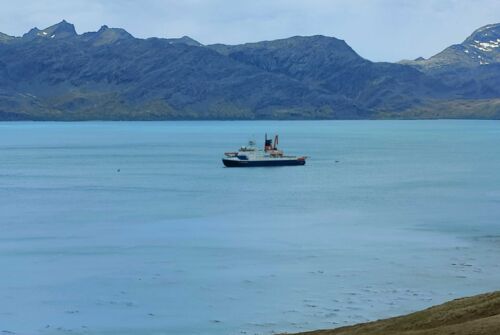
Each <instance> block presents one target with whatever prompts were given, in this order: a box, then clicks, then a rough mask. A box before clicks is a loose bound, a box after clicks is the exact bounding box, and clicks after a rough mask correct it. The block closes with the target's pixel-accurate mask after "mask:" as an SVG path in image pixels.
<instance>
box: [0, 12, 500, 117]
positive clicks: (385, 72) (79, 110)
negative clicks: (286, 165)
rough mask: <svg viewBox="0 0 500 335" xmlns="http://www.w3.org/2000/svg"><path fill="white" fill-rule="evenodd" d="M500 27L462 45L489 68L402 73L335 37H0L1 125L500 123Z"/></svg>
mask: <svg viewBox="0 0 500 335" xmlns="http://www.w3.org/2000/svg"><path fill="white" fill-rule="evenodd" d="M497 28H498V25H490V26H487V27H486V28H485V29H480V30H478V31H476V32H475V33H474V34H473V35H472V36H471V37H470V38H468V39H467V40H466V41H465V42H464V43H465V44H464V45H466V46H467V47H468V48H469V49H467V50H470V51H469V52H468V53H470V54H472V53H473V52H482V53H487V55H486V54H485V56H484V59H485V60H486V59H487V61H488V64H482V63H481V62H479V63H478V62H472V61H471V59H472V60H474V58H470V57H469V55H468V53H465V52H462V53H461V54H456V55H455V54H454V55H455V56H453V57H452V56H446V55H448V54H450V53H452V52H454V50H455V49H456V48H458V47H456V46H454V47H450V48H448V49H449V50H448V49H447V50H448V51H446V50H445V51H443V53H442V54H443V55H436V56H435V58H431V59H429V60H420V61H413V62H405V63H404V64H393V63H374V62H371V61H369V60H366V59H364V58H362V57H360V56H359V55H358V54H357V53H356V52H355V51H354V50H352V48H351V47H349V45H348V44H347V43H345V42H344V41H342V40H339V39H336V38H333V37H325V36H310V37H302V36H295V37H291V38H287V39H281V40H276V41H265V42H258V43H249V44H243V45H236V46H229V45H222V44H216V45H209V46H204V45H202V44H201V43H199V42H197V41H195V40H193V39H191V38H189V37H187V36H184V37H182V38H178V39H166V38H165V39H164V38H148V39H138V38H135V37H134V36H132V35H131V34H129V33H128V32H127V31H125V30H124V29H120V28H109V27H107V26H102V27H101V28H100V29H99V30H98V31H96V32H88V33H84V34H81V35H78V34H77V33H76V31H75V27H74V26H73V25H72V24H70V23H68V22H66V21H64V20H63V21H62V22H60V23H58V24H56V25H53V26H50V27H48V28H46V29H43V30H40V29H38V28H33V29H31V30H30V31H29V32H28V33H26V34H24V35H23V36H22V37H11V36H8V35H5V34H1V35H0V120H2V119H8V120H13V119H32V120H90V119H106V120H125V119H130V120H158V119H161V120H163V119H367V118H437V117H439V118H443V117H444V118H446V117H471V118H500V110H498V103H497V100H498V99H499V98H500V91H499V90H500V82H499V80H500V76H499V75H498V74H499V73H500V63H498V59H497V58H496V57H497V56H494V55H496V52H497V51H498V48H497V47H496V44H495V43H496V42H495V43H494V41H496V39H494V38H499V37H497V35H493V34H497V33H498V31H497V30H498V29H497ZM488 38H489V39H488ZM488 41H489V42H488ZM473 49H474V50H473ZM482 49H484V50H482ZM450 50H451V51H450ZM462 54H463V55H462ZM458 55H459V56H460V57H459V56H458ZM464 55H465V56H464ZM486 56H488V57H486ZM464 57H468V58H464ZM445 60H446V61H445ZM435 64H445V65H443V66H441V65H440V66H436V65H435ZM497 84H498V85H497ZM459 101H464V103H459ZM470 106H473V107H472V108H471V107H470Z"/></svg>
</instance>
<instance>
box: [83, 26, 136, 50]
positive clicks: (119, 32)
mask: <svg viewBox="0 0 500 335" xmlns="http://www.w3.org/2000/svg"><path fill="white" fill-rule="evenodd" d="M131 38H134V36H132V35H131V34H130V33H129V32H128V31H126V30H125V29H122V28H110V27H108V26H107V25H103V26H101V28H100V29H99V30H98V31H97V32H90V33H85V34H83V35H82V39H83V40H84V41H87V42H91V43H92V44H93V45H95V46H99V45H105V44H112V43H115V42H118V41H121V40H126V39H131Z"/></svg>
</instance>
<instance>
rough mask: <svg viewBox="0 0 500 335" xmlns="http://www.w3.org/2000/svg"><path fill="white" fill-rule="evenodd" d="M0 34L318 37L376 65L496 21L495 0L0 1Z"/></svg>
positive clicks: (499, 8) (424, 51)
mask: <svg viewBox="0 0 500 335" xmlns="http://www.w3.org/2000/svg"><path fill="white" fill-rule="evenodd" d="M0 3H1V7H0V8H1V9H2V10H1V11H0V31H1V32H4V33H7V34H10V35H22V34H23V33H24V32H26V31H28V30H29V29H30V28H32V27H35V26H36V27H38V28H45V27H47V26H49V25H51V24H53V23H56V22H59V21H61V20H62V19H66V20H67V21H69V22H71V23H73V24H75V26H76V29H77V31H78V33H83V32H86V31H95V30H97V29H99V27H100V26H101V25H103V24H107V25H108V26H111V27H121V28H125V29H126V30H127V31H129V32H130V33H132V34H133V35H134V36H137V37H151V36H158V37H179V36H182V35H189V36H191V37H193V38H195V39H197V40H199V41H200V42H202V43H205V44H210V43H216V42H221V43H229V44H235V43H243V42H254V41H260V40H269V39H276V38H283V37H289V36H293V35H315V34H322V35H328V36H335V37H337V38H341V39H344V40H346V41H347V43H348V44H349V45H351V46H352V47H353V48H354V50H356V51H357V52H358V53H359V54H360V55H361V56H363V57H365V58H368V59H370V60H376V61H397V60H400V59H403V58H406V59H408V58H416V57H418V56H424V57H429V56H431V55H433V54H435V53H437V52H439V51H441V50H442V49H444V48H445V47H446V46H449V45H451V44H454V43H460V42H461V41H462V40H464V39H465V38H466V37H467V36H468V35H469V34H470V33H471V32H472V31H473V30H475V29H476V28H478V27H480V26H483V25H486V24H489V23H497V22H500V1H499V0H411V1H407V0H329V1H327V0H252V1H238V0H185V1H174V0H135V1H134V0H121V1H118V0H65V1H62V0H45V1H41V0H38V1H34V0H15V1H13V0H0Z"/></svg>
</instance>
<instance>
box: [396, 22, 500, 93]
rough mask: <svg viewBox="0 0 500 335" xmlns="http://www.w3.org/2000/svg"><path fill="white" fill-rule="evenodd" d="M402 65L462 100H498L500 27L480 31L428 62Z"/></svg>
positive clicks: (496, 25)
mask: <svg viewBox="0 0 500 335" xmlns="http://www.w3.org/2000/svg"><path fill="white" fill-rule="evenodd" d="M402 63H403V64H406V65H411V66H413V67H415V68H416V69H418V70H419V71H422V72H423V73H425V74H427V75H429V76H432V77H434V78H439V79H440V80H441V81H442V82H443V83H444V84H446V85H448V86H449V87H450V88H451V89H452V90H453V91H454V92H455V93H456V94H457V95H459V96H461V97H463V98H472V99H474V98H476V99H477V98H479V99H491V98H498V97H500V24H490V25H487V26H484V27H481V28H479V29H477V30H476V31H474V32H473V33H472V34H471V35H470V36H469V37H468V38H466V39H465V41H463V42H462V43H461V44H455V45H452V46H450V47H448V48H446V49H445V50H443V51H442V52H440V53H438V54H437V55H435V56H432V57H431V58H429V59H420V60H416V61H403V62H402Z"/></svg>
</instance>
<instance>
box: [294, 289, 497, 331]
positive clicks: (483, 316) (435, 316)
mask: <svg viewBox="0 0 500 335" xmlns="http://www.w3.org/2000/svg"><path fill="white" fill-rule="evenodd" d="M301 334H302V335H472V334H474V335H497V334H500V292H494V293H488V294H482V295H478V296H474V297H470V298H464V299H457V300H453V301H451V302H448V303H445V304H442V305H439V306H435V307H431V308H428V309H426V310H424V311H420V312H416V313H413V314H409V315H406V316H400V317H396V318H391V319H386V320H380V321H375V322H370V323H365V324H359V325H355V326H350V327H342V328H338V329H334V330H320V331H313V332H306V333H301Z"/></svg>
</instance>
